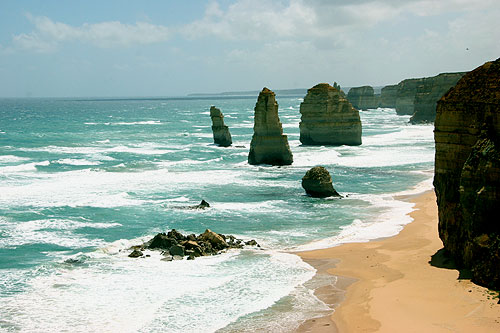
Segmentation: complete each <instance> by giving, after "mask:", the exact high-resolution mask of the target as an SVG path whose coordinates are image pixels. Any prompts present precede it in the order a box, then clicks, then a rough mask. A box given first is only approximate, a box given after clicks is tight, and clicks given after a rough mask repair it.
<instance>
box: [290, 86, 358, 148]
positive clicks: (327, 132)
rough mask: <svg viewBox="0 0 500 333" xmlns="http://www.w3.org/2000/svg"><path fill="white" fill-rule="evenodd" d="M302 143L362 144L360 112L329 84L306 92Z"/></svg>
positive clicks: (302, 106) (301, 106)
mask: <svg viewBox="0 0 500 333" xmlns="http://www.w3.org/2000/svg"><path fill="white" fill-rule="evenodd" d="M300 113H301V115H302V116H301V118H300V119H301V121H300V125H299V127H300V142H302V144H304V145H336V146H340V145H351V146H356V145H360V144H361V120H360V118H359V112H358V110H356V109H355V108H353V107H352V105H351V103H349V101H348V100H347V99H345V98H344V97H342V95H341V93H340V92H339V90H337V89H335V88H334V87H332V86H330V85H329V84H328V83H320V84H317V85H315V86H314V87H312V88H311V89H309V90H307V95H306V96H305V97H304V101H303V102H302V103H301V104H300Z"/></svg>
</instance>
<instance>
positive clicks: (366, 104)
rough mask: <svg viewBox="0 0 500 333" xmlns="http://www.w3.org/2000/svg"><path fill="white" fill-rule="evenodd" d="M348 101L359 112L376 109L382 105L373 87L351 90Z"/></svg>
mask: <svg viewBox="0 0 500 333" xmlns="http://www.w3.org/2000/svg"><path fill="white" fill-rule="evenodd" d="M347 100H349V102H351V104H352V106H353V107H355V108H356V109H358V110H366V109H376V108H378V106H379V104H380V97H379V96H378V95H375V93H374V90H373V87H371V86H362V87H354V88H351V89H349V92H348V93H347Z"/></svg>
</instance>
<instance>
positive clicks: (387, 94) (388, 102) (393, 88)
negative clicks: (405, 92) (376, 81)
mask: <svg viewBox="0 0 500 333" xmlns="http://www.w3.org/2000/svg"><path fill="white" fill-rule="evenodd" d="M397 96H398V85H397V84H393V85H389V86H385V87H383V88H382V91H381V93H380V107H382V108H395V107H396V99H397Z"/></svg>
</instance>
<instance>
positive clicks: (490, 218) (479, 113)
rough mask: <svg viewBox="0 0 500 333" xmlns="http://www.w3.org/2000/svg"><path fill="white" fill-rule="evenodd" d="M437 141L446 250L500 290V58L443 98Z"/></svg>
mask: <svg viewBox="0 0 500 333" xmlns="http://www.w3.org/2000/svg"><path fill="white" fill-rule="evenodd" d="M434 138H435V141H436V161H435V175H434V187H435V191H436V196H437V203H438V213H439V236H440V238H441V240H442V241H443V245H444V248H445V250H446V251H447V252H448V253H449V254H451V256H452V257H453V259H455V262H456V263H457V265H458V266H459V268H467V269H470V270H471V271H472V280H473V281H474V282H476V283H479V284H481V285H484V286H487V287H489V288H492V289H495V290H500V223H499V222H498V221H499V216H500V58H499V59H497V60H496V61H492V62H487V63H486V64H484V65H483V66H480V67H478V68H476V69H475V70H473V71H472V72H469V73H467V74H466V75H465V76H464V77H462V79H460V81H458V83H457V85H456V86H455V87H454V88H452V89H450V91H448V92H447V93H446V94H445V95H444V96H443V97H442V98H441V99H440V100H439V102H438V104H437V115H436V121H435V130H434Z"/></svg>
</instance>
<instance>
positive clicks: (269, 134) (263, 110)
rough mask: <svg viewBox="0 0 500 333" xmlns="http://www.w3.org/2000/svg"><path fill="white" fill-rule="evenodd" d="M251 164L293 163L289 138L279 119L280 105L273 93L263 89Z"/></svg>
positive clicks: (258, 101)
mask: <svg viewBox="0 0 500 333" xmlns="http://www.w3.org/2000/svg"><path fill="white" fill-rule="evenodd" d="M254 110H255V119H254V127H253V136H252V142H251V143H250V153H249V154H248V163H249V164H254V165H255V164H270V165H290V164H292V162H293V156H292V151H291V150H290V146H289V145H288V138H287V136H286V135H283V128H282V126H281V122H280V119H279V117H278V103H277V102H276V96H275V94H274V92H273V91H271V90H269V89H268V88H264V89H262V91H261V92H260V94H259V97H258V99H257V103H256V104H255V109H254Z"/></svg>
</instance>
